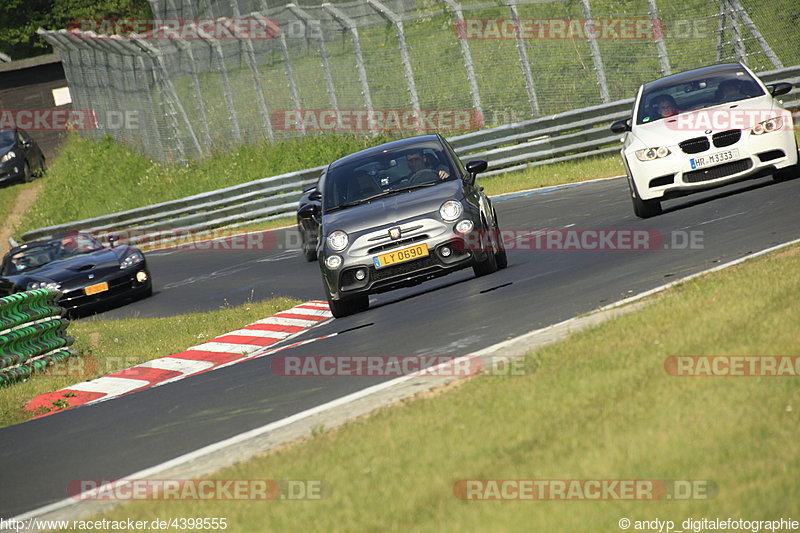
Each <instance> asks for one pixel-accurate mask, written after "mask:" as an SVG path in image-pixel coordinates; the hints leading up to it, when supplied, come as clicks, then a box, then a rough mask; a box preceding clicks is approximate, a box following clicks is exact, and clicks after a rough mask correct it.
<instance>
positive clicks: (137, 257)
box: [119, 250, 144, 270]
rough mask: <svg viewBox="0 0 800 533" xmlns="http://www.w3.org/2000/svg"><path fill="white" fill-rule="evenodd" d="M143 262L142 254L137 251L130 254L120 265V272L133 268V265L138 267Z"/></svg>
mask: <svg viewBox="0 0 800 533" xmlns="http://www.w3.org/2000/svg"><path fill="white" fill-rule="evenodd" d="M142 261H144V256H143V255H142V252H140V251H138V250H137V251H135V252H133V253H131V254H128V256H127V257H126V258H125V259H123V260H122V262H121V263H120V264H119V268H120V270H125V269H126V268H131V267H132V266H133V265H138V264H139V263H141V262H142Z"/></svg>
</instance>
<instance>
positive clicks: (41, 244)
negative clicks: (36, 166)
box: [0, 232, 153, 315]
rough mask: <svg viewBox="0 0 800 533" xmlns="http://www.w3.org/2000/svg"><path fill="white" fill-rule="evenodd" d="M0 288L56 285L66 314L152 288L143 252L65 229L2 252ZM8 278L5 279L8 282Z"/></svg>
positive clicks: (17, 289) (14, 289) (11, 289)
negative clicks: (61, 294)
mask: <svg viewBox="0 0 800 533" xmlns="http://www.w3.org/2000/svg"><path fill="white" fill-rule="evenodd" d="M0 276H2V278H0V279H2V280H3V281H4V282H3V283H0V291H5V292H6V293H9V294H10V293H14V292H20V291H26V290H33V289H56V290H60V291H62V292H63V293H64V295H63V296H62V298H61V300H60V301H59V303H60V305H61V306H63V307H64V308H66V309H67V310H68V311H69V312H70V314H73V315H78V314H82V313H83V312H84V311H90V310H92V309H96V308H99V307H101V306H107V305H113V304H116V303H121V302H123V301H125V300H127V299H132V298H144V297H147V296H150V295H151V294H152V293H153V285H152V282H151V280H150V272H149V271H148V270H147V261H146V260H145V258H144V254H142V252H141V251H139V250H138V249H137V248H134V247H132V246H128V245H120V246H113V241H112V245H111V246H110V247H105V246H103V245H102V244H101V243H100V241H98V240H97V239H95V238H94V237H93V236H92V235H90V234H88V233H78V232H69V233H65V234H61V235H57V236H55V237H54V238H52V239H48V240H40V241H31V242H28V243H25V244H21V245H18V246H15V247H14V248H12V249H11V251H9V252H8V253H7V254H6V255H5V256H4V257H3V263H2V267H1V268H0ZM9 282H10V284H9Z"/></svg>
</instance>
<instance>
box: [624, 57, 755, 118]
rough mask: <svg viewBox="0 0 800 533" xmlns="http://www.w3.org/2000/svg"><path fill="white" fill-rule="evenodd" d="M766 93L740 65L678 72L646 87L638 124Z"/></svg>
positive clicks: (640, 103) (637, 115) (640, 102)
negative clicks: (683, 72)
mask: <svg viewBox="0 0 800 533" xmlns="http://www.w3.org/2000/svg"><path fill="white" fill-rule="evenodd" d="M763 94H764V90H763V89H762V88H761V86H760V85H759V84H758V83H757V82H756V81H755V80H754V79H753V77H752V76H751V75H750V73H748V72H747V70H745V69H744V68H742V67H741V66H740V65H737V64H733V65H722V66H719V67H710V68H706V69H700V70H696V71H692V72H688V73H685V74H676V75H674V76H669V77H667V78H663V79H661V80H658V81H655V82H652V83H648V84H647V85H645V86H644V89H643V91H642V97H641V99H640V100H639V109H638V111H637V113H636V117H637V118H636V123H637V124H647V123H649V122H654V121H656V120H661V119H663V118H669V117H671V116H675V115H680V114H681V113H686V112H689V111H694V110H696V109H702V108H704V107H712V106H715V105H721V104H726V103H729V102H736V101H739V100H744V99H746V98H753V97H756V96H762V95H763Z"/></svg>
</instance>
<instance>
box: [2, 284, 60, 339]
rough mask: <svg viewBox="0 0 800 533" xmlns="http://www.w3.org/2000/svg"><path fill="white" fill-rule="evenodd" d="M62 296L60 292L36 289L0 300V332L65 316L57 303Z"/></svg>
mask: <svg viewBox="0 0 800 533" xmlns="http://www.w3.org/2000/svg"><path fill="white" fill-rule="evenodd" d="M61 295H62V293H61V292H60V291H53V290H49V289H36V290H35V291H26V292H18V293H16V294H12V295H11V296H5V297H3V298H0V331H4V330H7V329H11V328H15V327H17V326H20V325H22V324H26V323H28V322H33V321H35V320H41V319H42V318H47V317H51V316H58V315H61V314H63V312H64V310H63V308H61V307H60V306H59V305H58V303H57V302H58V300H59V298H61Z"/></svg>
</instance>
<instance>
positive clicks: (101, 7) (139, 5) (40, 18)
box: [0, 0, 152, 59]
mask: <svg viewBox="0 0 800 533" xmlns="http://www.w3.org/2000/svg"><path fill="white" fill-rule="evenodd" d="M87 18H89V19H98V18H145V19H148V18H152V12H151V10H150V4H149V3H148V2H147V0H2V2H0V52H2V53H5V54H7V55H9V56H11V58H12V59H24V58H26V57H32V56H37V55H41V54H48V53H50V52H52V47H51V46H50V45H49V44H47V42H45V40H44V39H42V38H41V37H39V35H37V34H36V30H38V29H39V28H44V29H46V30H60V29H63V28H66V27H67V26H68V25H69V24H70V22H73V23H74V22H75V21H79V20H81V19H87Z"/></svg>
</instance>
